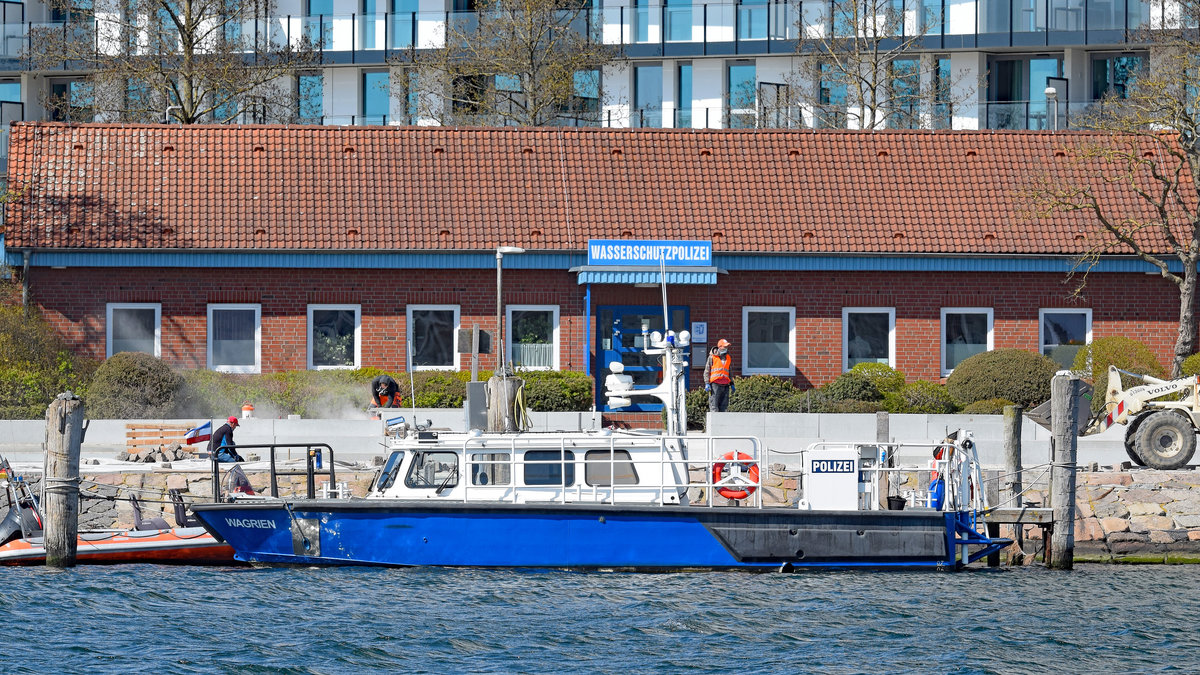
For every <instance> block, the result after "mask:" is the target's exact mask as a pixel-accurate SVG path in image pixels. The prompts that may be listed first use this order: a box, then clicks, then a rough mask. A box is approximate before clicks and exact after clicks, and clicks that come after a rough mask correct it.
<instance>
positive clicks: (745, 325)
mask: <svg viewBox="0 0 1200 675" xmlns="http://www.w3.org/2000/svg"><path fill="white" fill-rule="evenodd" d="M751 312H763V313H766V312H770V313H772V314H783V313H785V312H786V313H787V315H788V364H789V367H787V368H753V367H751V366H750V361H749V359H748V358H747V356H746V355H747V352H748V350H749V349H750V345H749V340H750V313H751ZM741 373H742V375H783V376H786V377H792V376H794V375H795V374H796V308H795V307H742V367H741Z"/></svg>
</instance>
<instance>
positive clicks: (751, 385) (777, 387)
mask: <svg viewBox="0 0 1200 675" xmlns="http://www.w3.org/2000/svg"><path fill="white" fill-rule="evenodd" d="M733 384H734V391H733V392H732V393H730V394H729V408H728V410H729V412H799V407H800V398H801V392H800V391H799V390H798V389H796V385H794V384H792V381H791V380H787V379H783V378H780V377H772V376H770V375H751V376H750V377H739V378H735V379H734V381H733ZM705 406H706V407H707V403H705Z"/></svg>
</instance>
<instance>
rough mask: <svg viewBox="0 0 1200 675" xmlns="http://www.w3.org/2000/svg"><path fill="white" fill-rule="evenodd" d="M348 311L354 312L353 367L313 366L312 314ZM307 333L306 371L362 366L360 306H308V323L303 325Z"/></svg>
mask: <svg viewBox="0 0 1200 675" xmlns="http://www.w3.org/2000/svg"><path fill="white" fill-rule="evenodd" d="M347 309H348V310H350V311H352V312H354V365H350V366H318V365H315V364H313V312H314V311H317V312H319V311H330V310H333V311H336V310H347ZM305 329H306V330H307V331H308V338H307V342H308V369H309V370H354V369H356V368H359V367H361V364H362V305H309V306H308V321H307V322H306V324H305Z"/></svg>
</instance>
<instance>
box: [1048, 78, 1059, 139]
mask: <svg viewBox="0 0 1200 675" xmlns="http://www.w3.org/2000/svg"><path fill="white" fill-rule="evenodd" d="M1045 93H1046V106H1047V107H1049V108H1051V109H1052V110H1053V111H1054V112H1053V113H1052V114H1051V116H1050V119H1051V120H1053V126H1052V127H1051V129H1052V130H1054V131H1058V90H1057V89H1055V88H1054V87H1046V92H1045Z"/></svg>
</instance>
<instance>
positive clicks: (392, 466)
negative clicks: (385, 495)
mask: <svg viewBox="0 0 1200 675" xmlns="http://www.w3.org/2000/svg"><path fill="white" fill-rule="evenodd" d="M401 459H404V451H403V450H397V451H395V452H393V453H392V454H391V456H390V457H388V460H387V463H386V464H384V465H383V471H380V472H379V481H378V482H377V483H375V489H376V490H386V489H388V488H390V487H392V483H395V482H396V474H398V473H399V472H400V460H401Z"/></svg>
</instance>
